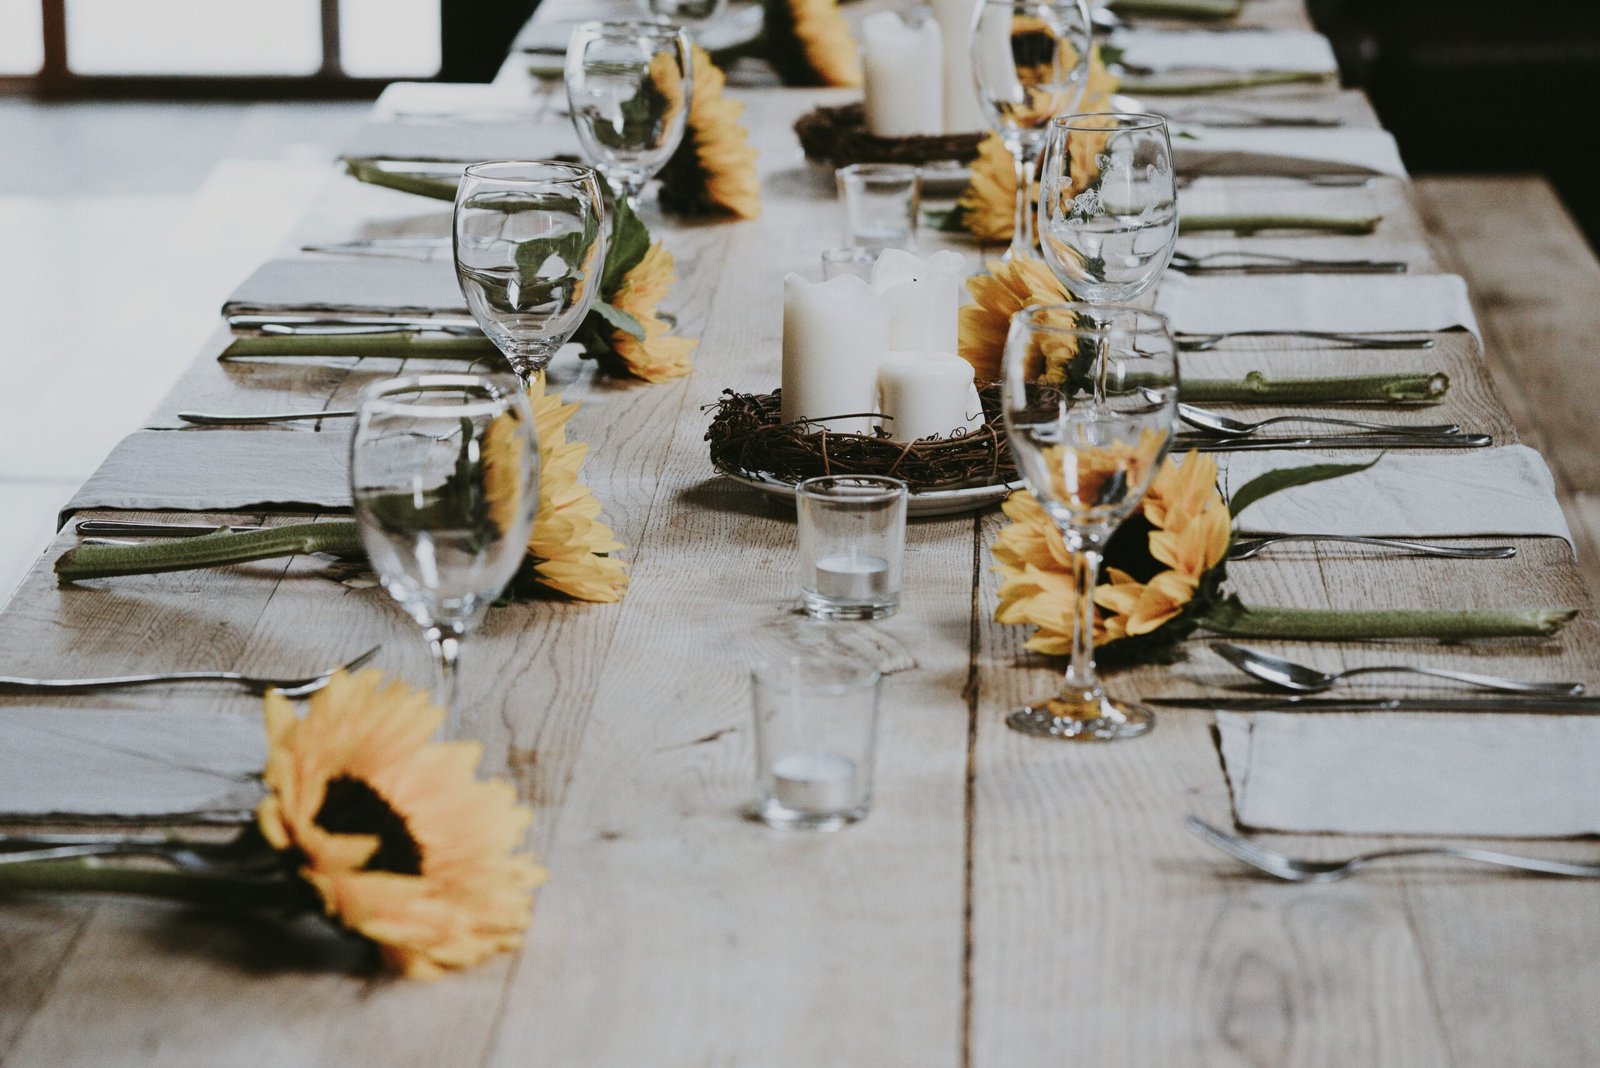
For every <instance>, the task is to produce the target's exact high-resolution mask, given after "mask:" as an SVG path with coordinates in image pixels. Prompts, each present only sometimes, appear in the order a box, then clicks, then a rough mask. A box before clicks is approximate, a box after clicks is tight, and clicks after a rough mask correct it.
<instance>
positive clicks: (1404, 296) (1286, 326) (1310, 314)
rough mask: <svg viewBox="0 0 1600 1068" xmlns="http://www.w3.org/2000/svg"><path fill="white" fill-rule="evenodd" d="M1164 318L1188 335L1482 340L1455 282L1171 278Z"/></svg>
mask: <svg viewBox="0 0 1600 1068" xmlns="http://www.w3.org/2000/svg"><path fill="white" fill-rule="evenodd" d="M1156 310H1157V311H1159V312H1163V313H1164V314H1166V316H1167V317H1168V318H1169V319H1171V321H1172V328H1173V330H1175V331H1178V332H1180V333H1185V334H1213V333H1216V334H1221V333H1228V332H1230V331H1237V330H1316V331H1325V332H1334V333H1343V334H1388V333H1396V332H1402V333H1405V332H1415V331H1440V332H1442V331H1445V330H1456V329H1466V330H1470V331H1472V334H1473V336H1475V337H1476V336H1478V320H1477V317H1476V316H1475V315H1473V314H1472V302H1471V301H1470V300H1469V299H1468V298H1467V283H1466V282H1465V280H1463V279H1462V278H1461V277H1460V276H1459V275H1454V274H1422V275H1404V276H1401V277H1395V276H1393V275H1361V274H1299V275H1261V276H1256V275H1252V276H1241V277H1237V278H1235V277H1227V276H1221V275H1218V276H1213V277H1188V276H1185V275H1181V274H1177V273H1175V272H1169V273H1168V274H1167V276H1166V277H1165V278H1163V279H1162V281H1161V288H1160V290H1159V292H1157V294H1156Z"/></svg>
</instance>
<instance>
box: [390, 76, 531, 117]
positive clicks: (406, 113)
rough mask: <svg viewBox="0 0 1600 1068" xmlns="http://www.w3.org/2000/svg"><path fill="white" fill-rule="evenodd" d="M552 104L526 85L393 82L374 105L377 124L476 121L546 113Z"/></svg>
mask: <svg viewBox="0 0 1600 1068" xmlns="http://www.w3.org/2000/svg"><path fill="white" fill-rule="evenodd" d="M549 106H550V105H549V101H548V100H546V99H545V98H543V97H540V96H536V95H534V94H532V93H530V92H528V90H527V87H526V86H523V85H514V86H507V85H498V84H494V83H488V84H485V83H481V82H390V83H389V84H388V86H386V87H385V88H384V90H383V92H382V93H380V94H379V95H378V99H377V102H376V103H374V104H373V105H372V118H373V120H374V121H378V122H405V121H412V122H429V121H437V122H445V121H448V122H467V123H470V122H475V121H487V120H492V121H504V120H509V119H524V120H528V121H531V120H533V119H534V118H536V117H538V116H539V115H541V114H543V113H544V112H545V111H546V109H548V107H549Z"/></svg>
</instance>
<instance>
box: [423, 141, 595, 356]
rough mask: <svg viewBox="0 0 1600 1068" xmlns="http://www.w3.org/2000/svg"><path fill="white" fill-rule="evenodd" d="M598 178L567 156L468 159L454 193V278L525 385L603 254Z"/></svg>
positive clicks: (587, 294) (564, 330)
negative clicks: (557, 159) (563, 160)
mask: <svg viewBox="0 0 1600 1068" xmlns="http://www.w3.org/2000/svg"><path fill="white" fill-rule="evenodd" d="M607 229H608V228H607V223H606V208H605V201H604V199H603V196H602V194H601V190H600V179H599V178H598V177H597V176H596V175H595V172H594V171H593V170H592V169H591V168H589V167H584V166H581V165H579V164H575V163H556V162H550V161H537V160H536V161H517V160H498V161H495V162H490V163H474V164H473V165H472V166H470V167H468V168H467V169H466V173H465V174H464V175H463V176H462V179H461V186H460V188H459V189H458V190H457V191H456V208H455V223H454V238H453V239H454V245H455V262H456V280H457V281H458V282H459V283H460V285H461V293H462V295H463V296H464V297H466V299H467V307H468V308H470V309H471V311H472V317H473V319H475V320H477V323H478V326H479V327H481V328H482V329H483V332H484V333H485V334H487V335H488V336H489V339H490V340H491V341H493V342H494V343H495V345H496V347H498V348H499V349H500V351H501V352H503V353H505V356H506V359H507V360H509V361H510V362H511V367H512V369H513V370H515V371H516V372H517V374H518V375H519V376H520V377H521V378H522V381H523V383H524V384H527V383H528V382H529V381H530V380H531V379H532V377H533V376H534V375H535V374H536V373H538V372H539V371H542V370H544V368H545V366H546V365H547V364H548V363H549V362H550V358H551V357H552V356H554V355H555V354H556V350H557V349H559V348H561V346H562V345H564V344H566V343H567V339H568V338H569V337H571V336H572V334H573V332H574V331H576V330H577V329H578V326H579V324H580V323H582V322H583V317H584V316H585V315H587V314H588V313H589V306H590V305H591V304H593V303H594V299H595V296H596V295H597V294H598V292H599V289H600V277H601V273H602V270H603V268H604V265H605V261H606V235H607Z"/></svg>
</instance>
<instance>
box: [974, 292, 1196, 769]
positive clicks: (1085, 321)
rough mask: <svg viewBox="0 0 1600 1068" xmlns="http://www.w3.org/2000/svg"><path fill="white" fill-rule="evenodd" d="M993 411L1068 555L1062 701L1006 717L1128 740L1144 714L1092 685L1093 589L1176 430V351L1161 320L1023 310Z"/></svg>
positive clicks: (1044, 732) (1083, 736) (1048, 308)
mask: <svg viewBox="0 0 1600 1068" xmlns="http://www.w3.org/2000/svg"><path fill="white" fill-rule="evenodd" d="M1001 397H1002V399H1001V404H1002V410H1003V412H1004V417H1005V423H1006V435H1007V440H1008V442H1009V444H1010V448H1011V453H1012V455H1013V457H1015V459H1016V463H1017V469H1018V471H1019V472H1020V473H1021V475H1022V477H1023V480H1024V481H1025V482H1026V483H1027V485H1028V489H1029V490H1030V491H1031V492H1032V494H1033V496H1034V498H1035V499H1036V500H1037V501H1038V502H1039V504H1040V506H1041V507H1042V508H1043V509H1044V511H1045V513H1046V514H1047V515H1048V516H1049V517H1050V518H1051V520H1052V521H1054V522H1055V524H1056V526H1057V528H1058V529H1059V530H1060V531H1061V535H1062V539H1063V541H1064V543H1065V545H1066V548H1067V550H1068V551H1069V552H1070V553H1071V554H1072V555H1073V557H1074V564H1073V572H1074V578H1075V590H1074V601H1073V610H1074V612H1075V617H1074V618H1075V626H1074V633H1073V647H1072V660H1071V663H1070V665H1069V666H1068V668H1067V673H1066V677H1065V680H1064V682H1063V685H1062V687H1061V689H1060V691H1059V692H1057V693H1056V694H1055V695H1053V696H1052V697H1049V698H1047V699H1045V700H1043V701H1038V702H1034V703H1033V704H1030V705H1028V706H1026V707H1023V708H1020V709H1017V710H1016V711H1014V712H1013V713H1012V714H1011V715H1010V717H1009V718H1008V719H1007V721H1006V722H1007V724H1008V725H1010V726H1011V727H1012V728H1014V729H1016V730H1019V731H1022V732H1023V733H1026V734H1033V735H1040V736H1046V737H1053V738H1068V739H1075V740H1084V741H1097V740H1111V739H1116V738H1130V737H1136V736H1138V735H1140V734H1143V733H1145V732H1147V731H1148V730H1149V729H1150V728H1151V726H1152V724H1153V723H1154V717H1153V716H1152V714H1151V713H1150V711H1149V710H1148V709H1146V708H1143V707H1142V706H1136V705H1127V704H1123V703H1119V702H1116V701H1113V700H1112V699H1110V698H1109V697H1107V696H1106V693H1105V691H1104V690H1103V689H1102V688H1101V686H1100V684H1099V682H1098V681H1097V679H1096V677H1095V669H1094V636H1095V632H1096V627H1095V610H1094V588H1095V585H1096V583H1097V581H1098V577H1099V571H1100V562H1101V556H1102V553H1103V552H1104V548H1105V545H1106V543H1107V541H1109V540H1110V537H1111V535H1112V533H1113V532H1114V531H1115V530H1116V529H1117V527H1118V526H1120V525H1121V524H1122V522H1123V521H1124V520H1126V519H1127V518H1128V517H1129V516H1131V515H1132V514H1133V512H1134V511H1135V510H1136V509H1137V508H1138V507H1139V504H1140V502H1141V500H1142V499H1143V498H1144V495H1145V491H1146V490H1148V489H1149V487H1150V483H1151V481H1152V480H1153V479H1154V478H1155V475H1156V471H1157V469H1158V467H1159V466H1160V464H1161V461H1162V459H1163V458H1164V457H1165V456H1166V453H1167V451H1168V450H1169V448H1170V447H1171V444H1172V436H1173V434H1174V432H1175V430H1176V427H1177V418H1178V415H1177V409H1178V362H1177V348H1176V345H1175V344H1174V343H1173V339H1172V333H1171V330H1170V328H1169V327H1168V325H1167V321H1166V318H1165V317H1164V316H1162V315H1160V314H1159V313H1157V312H1152V311H1144V310H1142V309H1138V308H1130V307H1126V306H1122V305H1091V304H1083V303H1077V304H1049V305H1032V306H1030V307H1027V308H1024V309H1022V310H1021V311H1019V312H1018V313H1017V314H1016V315H1015V316H1014V317H1013V319H1012V322H1011V328H1010V331H1009V333H1008V334H1007V337H1006V348H1005V356H1004V360H1003V365H1002V378H1001Z"/></svg>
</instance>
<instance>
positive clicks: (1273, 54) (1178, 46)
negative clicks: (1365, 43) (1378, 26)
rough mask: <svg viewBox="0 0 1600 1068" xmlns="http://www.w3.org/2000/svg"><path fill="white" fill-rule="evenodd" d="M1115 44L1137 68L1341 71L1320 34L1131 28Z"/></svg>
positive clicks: (1324, 38) (1116, 38)
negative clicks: (1206, 31) (1173, 30)
mask: <svg viewBox="0 0 1600 1068" xmlns="http://www.w3.org/2000/svg"><path fill="white" fill-rule="evenodd" d="M1112 44H1114V45H1117V46H1120V47H1121V48H1122V58H1123V60H1124V61H1125V62H1126V63H1127V64H1128V65H1129V66H1132V67H1146V68H1149V69H1150V70H1154V71H1158V72H1165V71H1173V70H1222V71H1239V72H1241V73H1251V72H1256V71H1307V72H1314V73H1318V74H1333V73H1336V72H1337V71H1338V70H1339V61H1338V60H1337V59H1336V58H1335V57H1334V54H1333V46H1332V45H1330V44H1329V43H1328V39H1327V38H1326V37H1324V36H1322V34H1320V33H1301V32H1294V31H1287V30H1286V31H1272V32H1261V31H1255V30H1250V31H1245V32H1242V33H1203V32H1193V31H1190V32H1182V31H1180V32H1168V31H1163V30H1127V31H1125V32H1121V33H1118V34H1117V35H1116V37H1115V39H1114V40H1113V41H1112Z"/></svg>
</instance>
